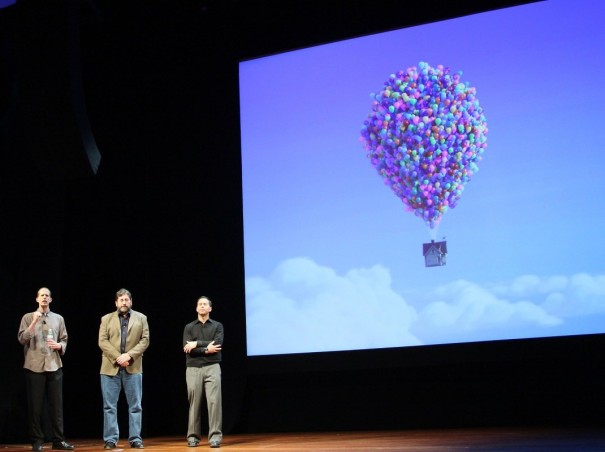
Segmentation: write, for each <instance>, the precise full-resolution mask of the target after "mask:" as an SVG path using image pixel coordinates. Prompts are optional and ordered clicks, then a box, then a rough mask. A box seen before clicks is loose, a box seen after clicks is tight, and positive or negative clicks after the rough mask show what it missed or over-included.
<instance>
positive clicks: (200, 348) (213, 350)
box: [183, 297, 223, 447]
mask: <svg viewBox="0 0 605 452" xmlns="http://www.w3.org/2000/svg"><path fill="white" fill-rule="evenodd" d="M195 310H196V312H197V320H195V321H193V322H191V323H189V324H187V325H186V326H185V331H184V332H183V350H184V351H185V353H186V356H187V370H186V374H185V378H186V381H187V396H188V398H189V423H188V426H187V444H188V445H189V447H195V446H197V445H198V444H199V443H200V439H201V437H202V426H201V404H202V400H203V398H204V394H205V396H206V403H207V405H208V424H209V428H208V441H209V443H210V447H221V442H222V440H223V431H222V427H223V403H222V393H221V366H220V362H221V346H222V344H223V324H222V323H220V322H217V321H216V320H212V319H211V318H210V312H211V311H212V301H210V299H209V298H208V297H200V298H199V299H198V300H197V306H196V309H195Z"/></svg>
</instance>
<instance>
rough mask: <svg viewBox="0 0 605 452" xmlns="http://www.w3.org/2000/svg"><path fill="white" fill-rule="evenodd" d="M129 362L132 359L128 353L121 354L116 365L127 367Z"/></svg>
mask: <svg viewBox="0 0 605 452" xmlns="http://www.w3.org/2000/svg"><path fill="white" fill-rule="evenodd" d="M131 360H132V358H131V357H130V355H129V354H128V353H122V354H121V355H120V356H118V359H116V363H117V364H118V365H119V366H120V367H128V364H130V361H131Z"/></svg>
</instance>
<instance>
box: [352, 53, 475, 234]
mask: <svg viewBox="0 0 605 452" xmlns="http://www.w3.org/2000/svg"><path fill="white" fill-rule="evenodd" d="M461 75H462V72H457V73H451V72H450V69H449V68H447V67H443V66H442V65H438V66H437V67H435V68H433V67H431V66H430V65H429V64H428V63H425V62H420V63H419V64H418V67H417V68H416V67H411V68H409V69H407V70H406V71H399V72H397V73H396V74H391V75H390V77H389V79H388V80H387V81H386V82H385V84H384V88H383V89H382V91H380V92H379V93H378V94H375V93H373V94H371V98H372V111H371V112H370V113H369V114H368V118H367V119H366V120H365V121H364V125H363V128H362V130H361V138H360V140H361V142H362V144H363V147H364V149H365V150H366V151H367V152H368V157H369V159H370V161H371V163H372V166H374V168H376V170H377V171H378V173H379V174H380V175H381V176H382V177H383V179H384V182H385V184H387V185H389V186H390V187H391V189H392V190H393V191H394V192H395V194H396V195H397V197H399V198H400V199H401V200H402V201H403V202H404V203H405V204H406V206H407V209H408V210H410V211H413V212H414V214H415V215H416V216H418V217H420V218H422V219H423V220H424V222H425V223H426V224H427V225H428V226H429V227H430V228H431V229H433V228H434V227H435V226H437V225H438V224H439V222H440V220H441V218H442V216H443V214H444V213H445V212H446V211H447V209H448V208H454V207H455V206H456V204H457V202H458V200H459V199H460V196H461V194H462V191H463V190H464V186H465V184H466V183H467V182H468V181H469V180H470V178H471V176H472V174H473V173H474V172H476V171H477V170H478V168H477V165H476V162H478V161H479V160H481V155H482V154H483V152H484V151H485V148H486V146H487V122H486V119H485V116H484V114H483V109H482V108H481V106H480V104H479V100H478V99H477V97H476V95H475V88H474V87H470V86H469V84H468V82H463V81H462V80H461Z"/></svg>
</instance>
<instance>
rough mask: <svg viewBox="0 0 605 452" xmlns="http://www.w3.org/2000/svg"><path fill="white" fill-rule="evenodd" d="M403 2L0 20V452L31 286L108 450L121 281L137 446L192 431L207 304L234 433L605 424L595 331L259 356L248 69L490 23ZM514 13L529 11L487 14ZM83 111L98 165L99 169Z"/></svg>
mask: <svg viewBox="0 0 605 452" xmlns="http://www.w3.org/2000/svg"><path fill="white" fill-rule="evenodd" d="M406 3H407V2H399V1H394V0H393V1H389V0H376V1H375V2H371V3H369V4H357V3H355V2H349V1H348V0H321V1H310V0H309V1H301V2H296V3H295V2H286V1H283V0H282V1H279V2H278V1H266V0H264V1H263V0H241V1H237V0H217V1H203V0H178V1H174V0H159V1H146V0H129V1H127V2H115V1H109V0H103V1H102V0H96V1H95V0H89V1H82V2H80V1H75V0H72V1H69V2H68V1H66V0H63V1H58V2H54V1H53V2H47V1H43V0H37V1H27V0H21V1H20V2H19V3H18V4H17V5H15V6H11V7H9V8H6V9H4V10H0V39H1V40H2V41H1V43H0V44H1V46H0V49H1V52H2V53H1V55H0V58H1V59H0V68H1V72H0V77H1V78H0V82H1V83H0V108H1V110H0V127H1V130H0V146H1V150H2V152H1V156H2V159H1V160H0V215H1V220H0V221H1V224H2V228H1V235H0V247H1V248H0V250H1V251H0V284H1V286H0V287H1V288H2V297H3V301H4V304H5V305H6V306H5V308H4V310H3V312H4V313H5V315H6V316H7V318H6V319H5V322H4V325H3V328H2V333H1V334H2V336H1V338H2V344H3V345H4V356H5V357H4V359H3V365H2V371H1V372H0V378H1V380H0V387H1V389H0V390H1V391H2V392H1V397H0V442H11V441H26V440H27V431H26V415H27V414H26V407H25V403H24V400H25V394H24V388H23V381H22V370H21V365H22V349H21V347H20V346H19V344H18V343H17V341H16V336H17V327H18V325H19V320H20V318H21V316H22V315H23V314H24V313H25V312H28V311H31V310H33V309H34V308H35V306H36V304H35V294H36V290H37V289H38V288H39V287H40V286H48V287H49V288H50V289H51V290H52V292H53V298H54V301H53V305H52V308H53V309H54V310H56V311H57V312H59V313H61V314H62V315H64V317H65V318H66V322H67V327H68V330H69V333H70V341H69V346H68V350H67V354H66V356H65V358H64V365H65V384H66V387H65V417H66V434H67V436H68V438H84V437H99V438H100V437H101V435H102V409H101V397H100V390H99V381H98V380H99V377H98V370H99V364H100V352H99V350H98V347H97V332H98V325H99V320H100V317H101V316H102V315H103V314H105V313H107V312H109V311H111V310H112V309H113V308H114V305H113V296H114V293H115V291H116V290H118V289H119V288H121V287H126V288H128V289H129V290H130V291H131V292H132V293H133V302H134V308H135V309H137V310H140V311H142V312H144V313H146V314H147V315H148V317H149V323H150V328H151V346H150V348H149V350H148V352H147V353H146V355H145V364H144V367H145V377H144V399H143V400H144V402H143V403H144V416H143V418H144V436H159V435H184V434H185V430H186V417H187V401H186V393H185V384H184V357H183V353H182V351H181V335H182V329H183V326H184V325H185V324H186V323H187V322H189V321H191V320H192V319H193V318H194V316H195V312H194V306H195V302H196V299H197V297H198V296H200V295H207V296H209V297H210V298H212V299H213V301H214V305H215V307H214V312H213V316H214V317H215V318H217V319H219V320H221V321H222V322H223V323H224V324H225V329H226V342H225V347H224V350H225V352H224V363H223V378H224V412H225V431H226V432H227V433H231V432H234V433H235V432H253V431H256V432H260V431H308V430H310V431H313V430H324V429H325V430H350V429H393V428H416V427H455V426H478V425H486V426H490V425H511V424H514V425H519V424H573V425H586V424H600V423H601V422H602V419H603V414H604V413H603V409H602V408H601V407H602V406H604V403H603V402H605V392H604V390H603V381H604V377H605V372H604V371H603V351H602V350H603V346H604V345H605V339H604V338H603V336H602V335H596V336H584V337H573V338H560V339H546V340H531V341H510V342H500V343H491V344H490V343H487V344H468V345H456V346H442V347H430V348H424V347H420V348H413V349H403V350H382V351H374V352H372V353H368V352H363V351H362V352H348V353H338V354H318V355H309V356H289V357H270V358H260V359H255V360H253V361H252V362H248V361H247V359H246V356H245V321H244V283H243V281H244V268H243V237H242V212H241V207H242V205H241V202H242V201H241V169H240V155H239V124H238V117H239V112H238V95H237V62H238V61H239V60H240V59H246V58H251V57H256V56H262V55H266V54H270V53H275V52H278V51H283V50H290V49H295V48H300V47H304V46H308V45H314V44H319V43H323V42H329V41H334V40H337V39H342V38H348V37H355V36H360V35H364V34H367V33H371V32H377V31H384V30H388V29H394V28H398V27H402V26H408V25H414V24H420V23H424V22H429V21H432V20H437V19H443V18H448V17H454V16H457V15H462V14H467V13H470V12H473V11H474V10H477V8H478V6H477V5H475V6H472V5H466V6H465V5H460V4H459V3H461V2H450V4H449V5H443V4H441V2H433V1H427V2H420V3H421V5H419V6H416V7H410V6H409V5H406ZM468 3H470V2H468ZM515 3H525V2H511V1H508V2H507V1H489V2H482V5H481V7H482V9H490V8H497V7H501V6H506V5H512V4H515ZM49 4H50V5H49ZM402 5H406V6H402ZM68 6H76V9H75V10H72V13H73V14H72V15H71V16H70V15H69V14H68V11H69V9H68ZM473 8H474V9H473ZM74 11H75V12H74ZM384 11H392V12H393V13H392V14H385V13H384ZM74 25H77V26H78V28H77V29H75V32H74ZM74 33H75V34H74ZM75 38H79V42H78V41H76V42H75V43H76V44H77V45H76V46H75V47H74V39H75ZM70 46H71V47H70ZM74 48H75V49H77V50H79V51H74V50H73V49H74ZM66 49H71V50H70V51H69V52H68V51H66ZM74 74H75V75H77V77H76V78H74ZM78 77H79V78H78ZM78 81H79V82H81V84H82V91H81V92H78V91H77V90H76V92H75V94H74V83H75V84H76V86H77V83H78ZM78 95H79V96H80V97H78ZM78 102H80V105H85V107H86V109H85V112H86V113H87V118H86V119H87V120H88V122H89V123H90V125H91V129H92V131H93V133H94V138H95V141H96V145H97V146H98V149H99V150H100V152H101V155H102V160H101V164H100V166H99V168H98V171H97V172H96V174H95V172H94V170H91V168H90V167H88V166H87V163H86V158H85V156H86V153H85V143H84V142H83V139H82V136H81V135H80V132H81V131H82V128H81V125H82V122H81V120H82V118H81V117H77V115H76V114H75V113H74V111H76V110H77V109H76V110H74V104H76V103H78ZM41 137H43V138H44V139H42V138H41ZM268 327H270V325H269V326H268ZM7 353H8V355H6V354H7ZM124 421H125V416H124V413H123V412H122V413H121V424H122V431H123V432H124V431H126V427H125V425H124Z"/></svg>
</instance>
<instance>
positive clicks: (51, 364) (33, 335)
mask: <svg viewBox="0 0 605 452" xmlns="http://www.w3.org/2000/svg"><path fill="white" fill-rule="evenodd" d="M33 318H34V313H33V312H29V313H27V314H25V315H24V316H23V318H22V319H21V324H20V325H19V334H18V335H17V339H18V340H19V343H20V344H21V345H23V352H24V355H25V362H24V364H23V367H24V368H25V369H28V370H31V371H32V372H37V373H42V372H54V371H56V370H58V369H59V368H61V367H62V366H63V363H62V362H61V355H63V354H64V353H65V349H66V348H67V329H66V328H65V320H63V317H62V316H60V315H59V314H56V313H54V312H52V311H48V312H47V313H43V314H42V317H41V318H40V320H38V323H36V326H35V328H34V331H33V332H30V331H29V326H30V325H31V323H32V320H33ZM49 330H52V335H53V336H52V338H53V339H54V340H55V341H56V342H58V343H59V344H61V349H60V350H52V349H51V348H49V346H48V344H47V342H46V338H47V337H48V335H49Z"/></svg>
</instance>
